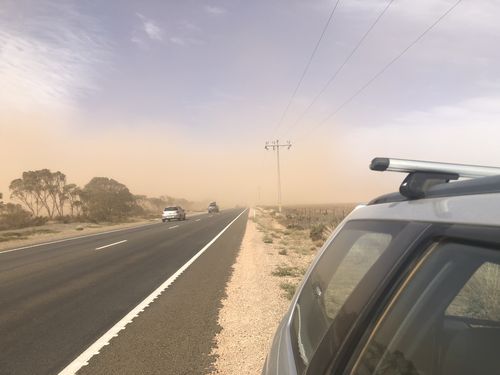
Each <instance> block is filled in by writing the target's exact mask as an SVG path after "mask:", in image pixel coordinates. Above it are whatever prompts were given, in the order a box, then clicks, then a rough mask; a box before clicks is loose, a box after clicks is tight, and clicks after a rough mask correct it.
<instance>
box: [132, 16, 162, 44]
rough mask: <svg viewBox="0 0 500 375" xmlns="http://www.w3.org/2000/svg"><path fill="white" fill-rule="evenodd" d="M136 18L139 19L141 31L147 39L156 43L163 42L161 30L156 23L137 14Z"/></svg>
mask: <svg viewBox="0 0 500 375" xmlns="http://www.w3.org/2000/svg"><path fill="white" fill-rule="evenodd" d="M137 16H138V17H139V18H140V19H141V21H142V28H143V31H144V32H145V33H146V35H147V36H148V38H149V39H151V40H156V41H162V40H163V34H164V33H163V29H162V28H161V27H160V26H158V24H157V23H156V22H154V21H153V20H151V19H149V18H147V17H145V16H144V15H142V14H140V13H137Z"/></svg>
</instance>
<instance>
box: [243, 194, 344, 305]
mask: <svg viewBox="0 0 500 375" xmlns="http://www.w3.org/2000/svg"><path fill="white" fill-rule="evenodd" d="M353 208H354V204H345V205H325V206H293V207H284V208H283V210H282V211H283V212H282V213H281V214H280V213H278V212H277V210H276V208H275V207H258V208H256V209H255V217H254V218H252V219H253V220H254V222H255V224H256V227H257V230H258V231H259V232H261V233H262V242H263V243H264V244H265V245H264V246H266V249H267V251H268V252H271V253H275V254H277V255H279V256H280V259H281V260H280V263H279V264H277V265H276V266H274V269H272V270H271V271H270V273H271V275H272V276H274V277H276V278H279V279H280V280H281V282H280V284H279V287H280V288H281V290H282V294H283V296H284V297H285V298H287V299H292V297H293V295H294V293H295V290H296V288H297V286H298V284H299V282H300V280H301V279H302V277H303V276H304V274H305V272H306V270H307V268H308V267H309V265H310V263H311V261H312V260H313V258H314V256H315V255H316V253H317V251H318V249H319V248H320V247H321V246H322V245H323V243H324V242H325V240H326V239H327V238H328V237H329V236H330V234H331V233H332V231H333V230H334V229H335V227H336V226H337V225H338V224H339V223H340V222H341V221H342V220H343V219H344V217H345V216H346V215H347V214H348V213H349V212H350V211H351V210H352V209H353Z"/></svg>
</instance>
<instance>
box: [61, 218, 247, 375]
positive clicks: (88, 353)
mask: <svg viewBox="0 0 500 375" xmlns="http://www.w3.org/2000/svg"><path fill="white" fill-rule="evenodd" d="M246 210H247V209H245V210H244V211H242V212H241V213H240V214H239V215H238V216H237V217H236V218H235V219H234V220H233V221H231V222H230V223H229V224H228V225H227V226H226V227H225V228H224V229H222V230H221V231H220V232H219V234H218V235H216V236H215V237H214V238H212V240H211V241H210V242H209V243H207V244H206V245H205V246H204V247H203V248H202V249H201V250H200V251H198V252H197V253H196V254H195V255H194V256H193V257H192V258H191V259H189V260H188V261H187V262H186V263H185V264H184V265H183V266H182V267H181V268H179V269H178V270H177V272H175V273H174V274H173V275H172V276H170V277H169V278H168V279H167V280H166V281H165V282H164V283H163V284H161V285H160V286H159V287H158V288H157V289H156V290H154V291H153V293H151V294H150V295H149V296H147V297H146V298H145V299H144V300H143V301H142V302H140V303H139V304H138V305H137V306H136V307H134V309H133V310H132V311H130V312H129V313H128V314H127V315H125V316H124V317H123V318H122V319H121V320H120V321H119V322H118V323H116V324H115V325H114V326H113V327H111V328H110V329H109V331H108V332H106V333H105V334H104V335H102V336H101V337H100V338H99V339H97V341H96V342H94V343H93V344H92V345H90V346H89V347H88V348H87V349H86V350H85V351H84V352H83V353H82V354H80V355H79V356H78V357H77V358H76V359H75V360H73V362H71V363H70V364H69V365H68V366H66V367H65V368H64V369H63V370H62V371H61V372H60V373H59V375H73V374H76V372H77V371H78V370H80V369H81V368H82V367H83V366H86V365H88V363H89V360H90V359H91V358H92V357H93V356H94V355H96V354H98V353H99V351H100V350H101V349H102V348H103V347H104V346H106V345H108V344H109V341H110V340H111V339H112V338H113V337H116V336H118V333H119V332H120V331H121V330H122V329H125V327H126V326H127V324H129V323H130V322H131V321H132V320H133V319H134V318H135V317H137V316H138V315H139V314H140V313H141V312H142V311H144V309H145V308H146V307H148V306H149V305H150V304H151V303H152V302H153V301H154V300H155V299H156V298H158V297H159V296H160V294H161V293H162V292H163V291H164V290H165V289H167V288H168V287H169V286H170V285H171V284H172V283H173V282H174V281H175V279H177V278H178V277H179V275H180V274H182V273H183V272H184V271H185V270H186V269H187V268H188V267H189V266H190V265H191V264H193V262H194V261H195V260H196V259H198V258H199V257H200V256H201V255H202V254H203V253H204V252H205V251H206V250H207V249H208V248H209V247H210V245H212V244H213V243H214V242H215V241H216V240H217V239H218V238H219V237H220V236H221V235H222V233H224V232H225V231H226V230H227V229H228V228H229V227H230V226H231V225H232V224H233V223H234V222H235V221H236V220H238V218H239V217H240V216H241V215H243V214H244V213H245V212H246Z"/></svg>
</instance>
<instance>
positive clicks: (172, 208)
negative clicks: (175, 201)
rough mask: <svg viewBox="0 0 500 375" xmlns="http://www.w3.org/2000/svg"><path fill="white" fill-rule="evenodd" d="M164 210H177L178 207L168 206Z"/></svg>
mask: <svg viewBox="0 0 500 375" xmlns="http://www.w3.org/2000/svg"><path fill="white" fill-rule="evenodd" d="M163 211H177V207H167V208H165V209H164V210H163Z"/></svg>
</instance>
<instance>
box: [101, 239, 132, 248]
mask: <svg viewBox="0 0 500 375" xmlns="http://www.w3.org/2000/svg"><path fill="white" fill-rule="evenodd" d="M127 241H128V240H123V241H118V242H113V243H110V244H109V245H104V246H101V247H96V248H95V249H96V250H101V249H105V248H107V247H110V246H115V245H118V244H121V243H124V242H127Z"/></svg>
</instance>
